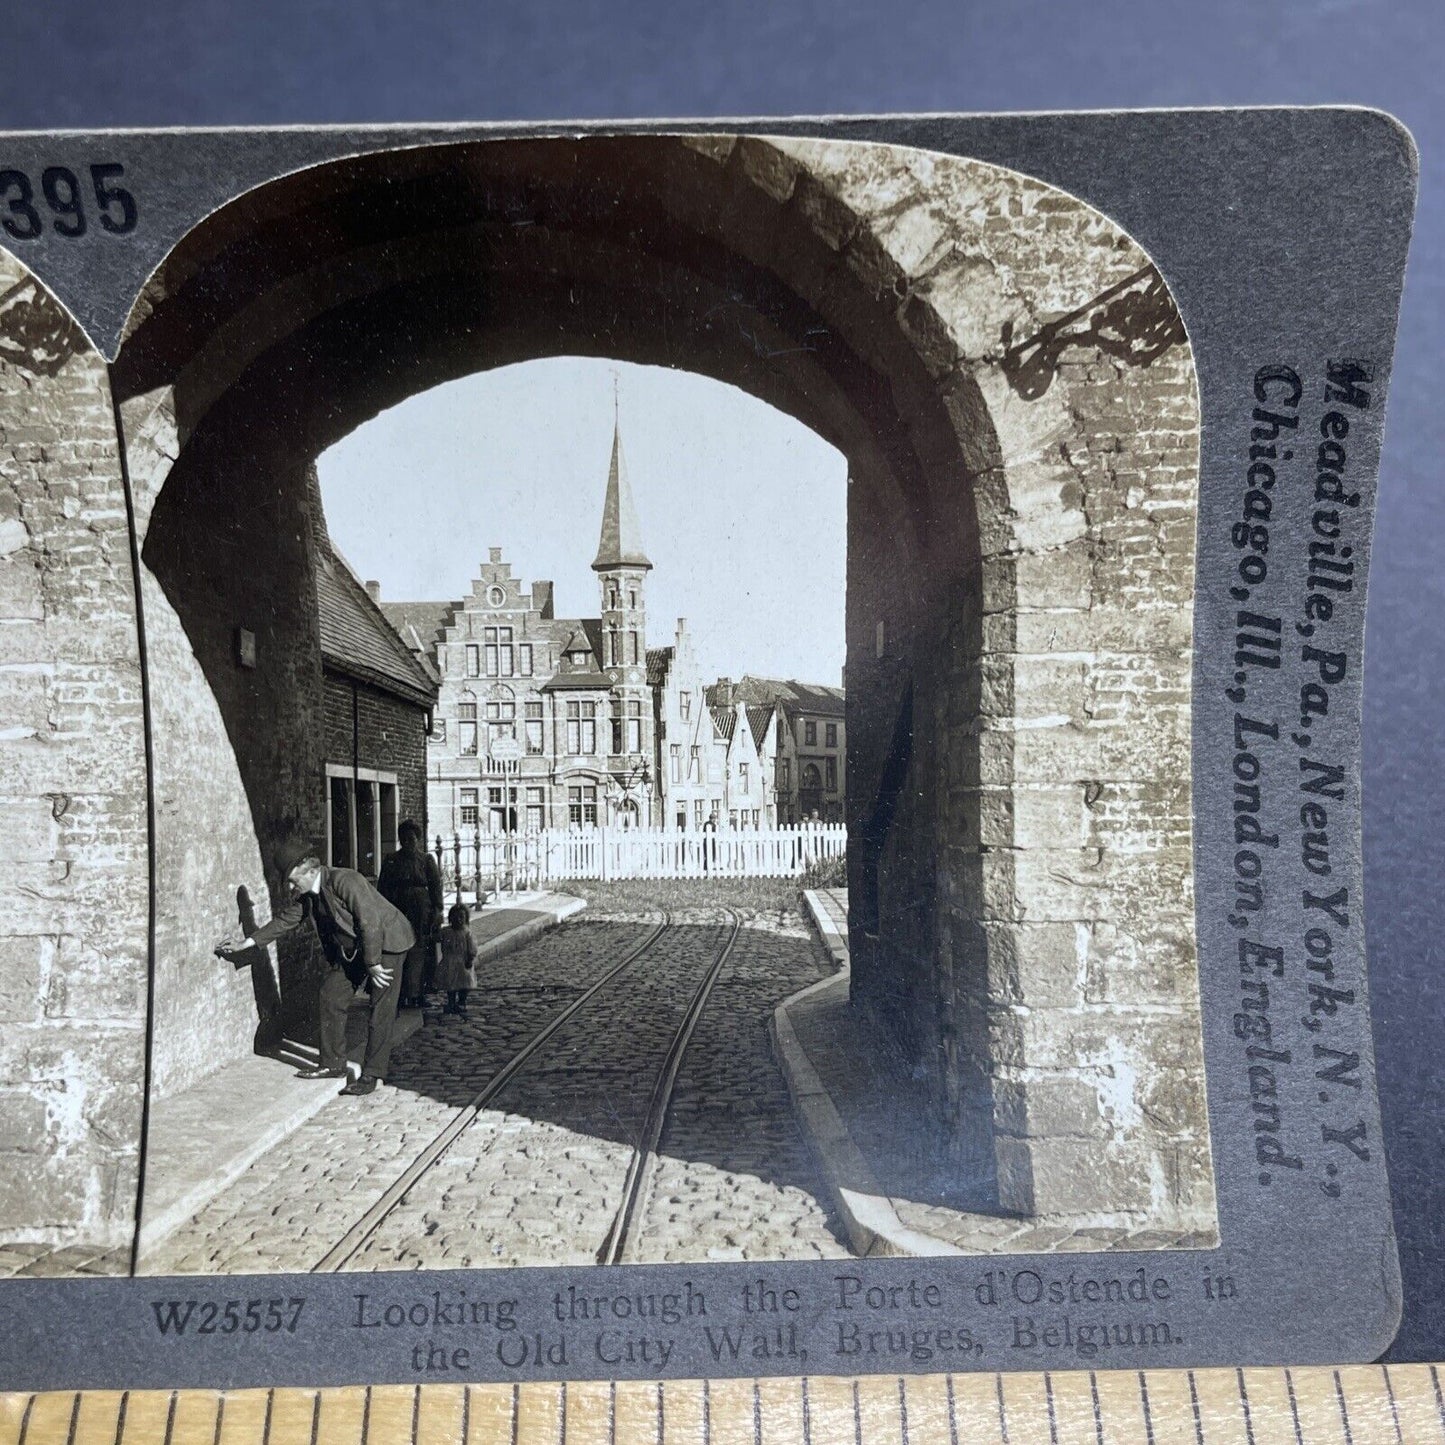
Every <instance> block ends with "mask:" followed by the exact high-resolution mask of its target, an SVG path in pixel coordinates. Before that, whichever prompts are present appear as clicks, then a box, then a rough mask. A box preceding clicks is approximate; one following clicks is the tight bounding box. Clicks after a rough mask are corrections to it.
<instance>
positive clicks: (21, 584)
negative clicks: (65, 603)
mask: <svg viewBox="0 0 1445 1445" xmlns="http://www.w3.org/2000/svg"><path fill="white" fill-rule="evenodd" d="M39 561H40V559H39V558H38V557H37V556H36V555H35V554H34V553H31V552H12V553H11V554H10V555H9V556H7V557H0V617H4V618H26V617H29V618H41V617H44V616H45V596H44V591H43V589H42V587H41V580H40V566H39Z"/></svg>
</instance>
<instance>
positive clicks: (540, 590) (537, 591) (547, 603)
mask: <svg viewBox="0 0 1445 1445" xmlns="http://www.w3.org/2000/svg"><path fill="white" fill-rule="evenodd" d="M532 606H533V607H535V608H536V609H537V611H538V612H540V613H541V614H542V621H543V622H551V621H552V620H553V617H554V613H553V611H552V584H551V583H550V582H534V583H532Z"/></svg>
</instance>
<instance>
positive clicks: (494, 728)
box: [487, 687, 517, 740]
mask: <svg viewBox="0 0 1445 1445" xmlns="http://www.w3.org/2000/svg"><path fill="white" fill-rule="evenodd" d="M516 736H517V695H516V694H515V693H514V692H513V691H512V689H511V688H509V687H498V688H494V689H493V690H492V695H491V697H490V698H489V699H488V701H487V737H488V739H489V740H491V739H495V738H499V737H505V738H514V737H516Z"/></svg>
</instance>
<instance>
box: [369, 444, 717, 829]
mask: <svg viewBox="0 0 1445 1445" xmlns="http://www.w3.org/2000/svg"><path fill="white" fill-rule="evenodd" d="M592 569H593V571H594V572H595V573H596V574H597V581H598V588H599V601H600V608H599V612H600V615H599V616H596V617H558V616H557V615H556V612H555V610H554V598H553V586H552V583H551V582H549V581H546V582H533V583H532V584H531V587H530V588H527V587H524V585H523V583H522V582H521V581H520V580H519V579H517V578H516V577H514V576H513V575H512V568H511V565H510V564H509V563H507V562H506V561H504V560H503V558H502V552H501V549H500V548H498V547H493V548H491V549H490V552H489V554H488V560H487V561H486V562H484V563H483V564H482V566H481V568H480V571H479V575H478V576H477V578H476V580H475V581H474V582H473V583H472V589H471V593H470V595H469V596H468V597H466V598H463V599H462V600H460V601H454V602H389V603H386V604H384V610H385V612H386V614H387V616H388V618H389V619H390V620H391V622H392V624H393V625H394V626H395V628H396V629H397V631H398V632H400V633H401V634H402V635H403V636H404V637H405V638H406V639H407V640H408V642H409V644H410V645H411V647H412V648H413V650H414V651H415V652H416V653H417V654H418V656H420V657H424V658H426V659H427V660H428V661H429V662H430V663H431V665H433V666H434V667H435V670H436V672H437V674H438V676H439V677H440V679H441V692H440V698H439V701H438V706H437V711H436V716H435V720H434V724H433V727H432V733H431V736H430V738H429V739H428V746H427V775H428V794H429V813H430V817H431V830H432V833H433V834H436V833H442V834H444V835H447V836H450V835H451V834H452V833H453V832H457V831H461V832H467V831H470V830H471V829H473V828H481V829H482V830H483V831H489V832H503V831H511V830H516V829H526V830H528V831H534V830H537V829H541V828H565V827H569V826H577V827H590V826H594V825H598V824H612V825H616V826H629V825H632V826H656V825H660V823H661V822H662V818H663V816H664V814H663V794H662V791H661V790H660V789H659V787H658V779H657V773H658V747H657V726H658V717H657V704H656V697H657V694H658V681H657V680H658V679H659V678H662V677H671V676H673V675H674V674H675V671H676V669H675V665H674V659H675V656H676V653H677V651H678V648H677V647H676V646H674V647H673V648H667V649H658V650H653V651H649V649H648V647H647V602H646V582H647V574H648V573H649V572H650V571H651V570H652V563H651V561H649V559H648V557H647V554H646V552H645V551H644V550H643V546H642V530H641V527H640V525H639V523H638V520H637V509H636V506H635V504H634V502H633V499H632V489H631V487H630V485H629V484H628V480H627V468H626V462H625V460H624V457H623V452H622V439H621V432H620V428H618V427H616V426H614V430H613V437H612V456H611V461H610V463H609V466H608V472H607V487H606V495H605V499H604V502H603V515H602V528H601V535H600V537H599V540H598V545H597V554H596V556H595V557H594V559H593V562H592ZM679 635H680V637H681V639H682V650H683V651H684V652H688V651H690V649H688V648H687V646H686V639H685V636H684V635H683V634H681V633H680V634H679ZM697 695H698V705H699V706H701V687H700V685H697Z"/></svg>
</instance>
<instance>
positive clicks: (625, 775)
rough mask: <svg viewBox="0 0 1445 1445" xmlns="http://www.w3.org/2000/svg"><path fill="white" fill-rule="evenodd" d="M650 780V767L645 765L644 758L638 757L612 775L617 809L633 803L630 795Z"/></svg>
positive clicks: (646, 785)
mask: <svg viewBox="0 0 1445 1445" xmlns="http://www.w3.org/2000/svg"><path fill="white" fill-rule="evenodd" d="M651 782H652V769H651V768H649V767H648V766H647V761H646V759H645V758H644V759H639V760H638V761H637V762H635V763H632V764H630V765H629V766H628V767H627V768H626V769H625V770H624V771H623V772H621V773H614V774H613V775H612V785H613V787H614V788H616V789H617V794H618V796H617V803H616V807H617V809H618V810H619V811H621V810H622V809H624V808H627V807H628V806H629V804H631V805H632V806H633V807H634V808H635V806H636V805H635V804H633V800H632V795H633V793H634V792H635V791H636V790H637V789H638V788H639V787H642V788H646V787H648V786H649V785H650V784H651Z"/></svg>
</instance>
